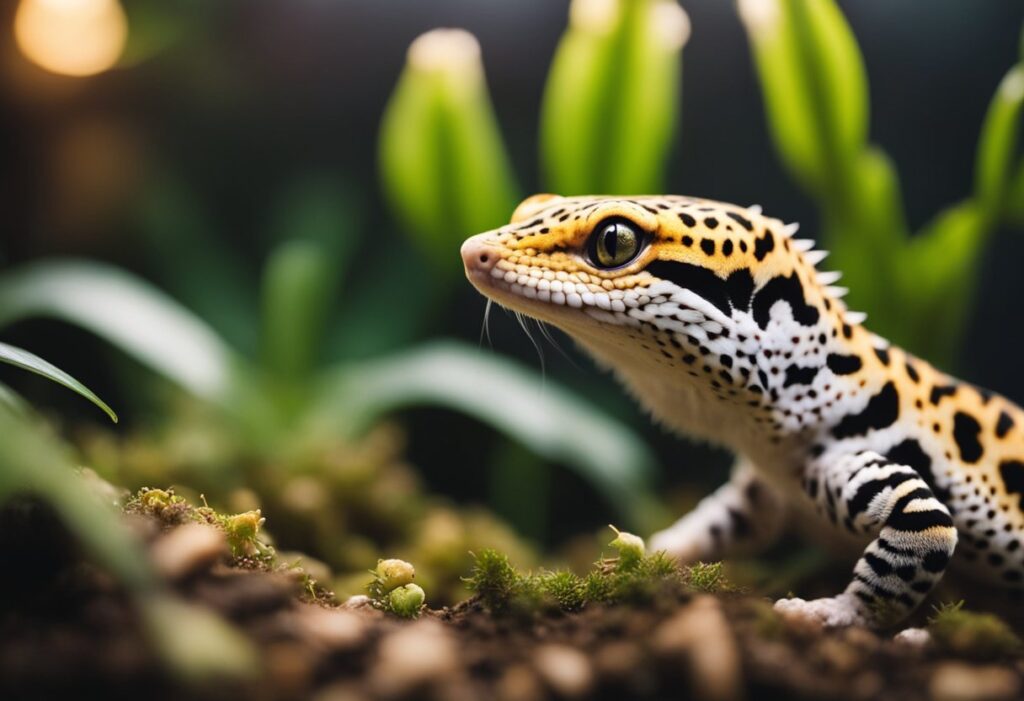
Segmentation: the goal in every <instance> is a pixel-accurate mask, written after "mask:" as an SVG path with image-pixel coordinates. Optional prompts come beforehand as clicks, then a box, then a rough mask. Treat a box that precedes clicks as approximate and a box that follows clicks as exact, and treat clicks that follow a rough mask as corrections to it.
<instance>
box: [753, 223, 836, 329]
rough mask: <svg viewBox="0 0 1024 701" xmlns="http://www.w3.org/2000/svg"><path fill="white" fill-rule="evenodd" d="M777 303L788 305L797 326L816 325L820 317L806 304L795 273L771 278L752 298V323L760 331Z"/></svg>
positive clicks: (815, 309) (802, 289)
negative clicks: (759, 328)
mask: <svg viewBox="0 0 1024 701" xmlns="http://www.w3.org/2000/svg"><path fill="white" fill-rule="evenodd" d="M770 233H771V232H769V234H770ZM779 301H783V302H786V303H787V304H789V308H790V309H791V310H792V312H793V319H794V320H795V321H796V322H797V323H798V324H801V325H803V326H813V325H814V324H816V323H818V318H819V316H820V315H819V313H818V309H817V308H816V307H813V306H811V305H810V304H807V301H806V300H805V299H804V288H803V285H801V284H800V278H798V277H797V276H796V273H791V274H790V275H779V276H777V277H774V278H772V279H771V280H770V281H769V282H768V284H766V285H765V286H764V287H762V288H761V289H760V290H759V291H758V293H757V294H756V295H755V296H754V305H753V306H754V321H755V322H757V325H758V326H760V327H761V328H762V329H764V328H767V326H768V322H769V321H770V320H771V309H772V306H773V305H774V304H775V303H776V302H779Z"/></svg>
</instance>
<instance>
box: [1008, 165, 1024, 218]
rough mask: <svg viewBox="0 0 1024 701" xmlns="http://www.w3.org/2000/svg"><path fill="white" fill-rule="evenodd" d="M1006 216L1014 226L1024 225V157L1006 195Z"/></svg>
mask: <svg viewBox="0 0 1024 701" xmlns="http://www.w3.org/2000/svg"><path fill="white" fill-rule="evenodd" d="M1005 214H1006V218H1007V220H1008V221H1009V222H1010V224H1012V225H1013V226H1017V227H1024V159H1021V162H1020V163H1019V164H1018V166H1017V173H1016V174H1015V175H1014V176H1013V179H1012V180H1011V181H1010V185H1009V187H1008V188H1007V195H1006V212H1005Z"/></svg>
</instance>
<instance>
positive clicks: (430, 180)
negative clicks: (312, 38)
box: [380, 30, 517, 276]
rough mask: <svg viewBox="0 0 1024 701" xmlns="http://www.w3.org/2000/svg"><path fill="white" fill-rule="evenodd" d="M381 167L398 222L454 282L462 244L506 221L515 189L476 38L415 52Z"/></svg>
mask: <svg viewBox="0 0 1024 701" xmlns="http://www.w3.org/2000/svg"><path fill="white" fill-rule="evenodd" d="M380 165H381V175H382V178H383V185H384V190H385V194H386V195H387V197H388V200H389V201H390V203H391V205H392V206H393V207H394V209H395V212H396V214H397V215H398V217H399V220H400V221H401V222H402V224H403V225H404V226H405V228H406V229H407V230H408V232H409V234H410V235H411V236H413V238H414V240H415V241H416V243H417V244H418V245H419V247H420V249H421V250H422V251H423V252H424V253H425V255H426V256H427V258H428V259H429V260H431V261H432V262H433V263H434V266H435V268H436V269H437V270H439V271H443V272H445V273H446V274H449V275H453V276H454V274H455V273H457V272H458V271H459V270H460V269H461V265H460V261H459V257H458V247H459V244H461V243H462V241H463V240H465V239H466V237H468V236H470V235H471V234H475V233H478V232H480V231H485V230H487V229H492V228H494V227H497V226H499V225H501V224H503V223H504V222H506V221H508V218H509V216H510V215H511V213H512V210H513V209H514V207H515V204H516V199H517V197H516V186H515V183H514V179H513V176H512V169H511V166H510V164H509V160H508V156H507V155H506V152H505V147H504V144H503V143H502V140H501V134H500V133H499V130H498V125H497V121H496V120H495V117H494V112H493V109H492V107H491V103H490V98H489V96H488V94H487V87H486V85H485V82H484V72H483V65H482V63H481V61H480V46H479V44H477V41H476V39H475V38H474V37H473V36H472V35H471V34H469V33H468V32H464V31H462V30H435V31H432V32H428V33H427V34H424V35H423V36H421V37H419V38H418V39H416V41H414V42H413V44H412V46H410V48H409V56H408V61H407V63H406V67H405V70H404V71H403V72H402V75H401V77H400V78H399V81H398V86H397V87H396V88H395V92H394V94H393V95H392V97H391V100H390V102H389V103H388V106H387V108H386V110H385V113H384V117H383V122H382V126H381V132H380Z"/></svg>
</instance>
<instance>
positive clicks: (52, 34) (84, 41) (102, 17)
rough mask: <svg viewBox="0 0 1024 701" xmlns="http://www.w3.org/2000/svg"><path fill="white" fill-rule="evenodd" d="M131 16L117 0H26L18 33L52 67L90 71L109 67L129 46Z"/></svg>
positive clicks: (30, 54)
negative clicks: (129, 18)
mask: <svg viewBox="0 0 1024 701" xmlns="http://www.w3.org/2000/svg"><path fill="white" fill-rule="evenodd" d="M127 37H128V22H127V20H126V19H125V15H124V9H123V8H122V7H121V5H120V3H119V2H118V0H21V3H20V4H19V5H18V11H17V14H16V15H15V17H14V38H15V40H16V41H17V42H18V47H19V48H20V49H21V51H22V53H23V54H25V56H26V57H27V58H28V59H29V60H31V61H32V62H34V63H37V64H39V65H40V66H42V67H43V68H45V69H46V70H48V71H53V72H54V73H61V74H63V75H74V76H85V75H93V74H95V73H100V72H101V71H105V70H107V69H108V68H110V67H111V66H113V65H114V64H115V63H117V60H118V58H120V56H121V52H122V51H123V50H124V44H125V40H126V39H127Z"/></svg>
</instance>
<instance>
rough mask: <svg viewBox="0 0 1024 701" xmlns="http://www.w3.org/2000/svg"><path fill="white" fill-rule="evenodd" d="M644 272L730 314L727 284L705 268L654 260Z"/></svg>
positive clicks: (677, 262)
mask: <svg viewBox="0 0 1024 701" xmlns="http://www.w3.org/2000/svg"><path fill="white" fill-rule="evenodd" d="M705 241H707V239H705ZM646 270H647V272H649V273H650V274H651V275H653V276H654V277H657V278H660V279H662V280H668V281H670V282H673V283H675V284H676V285H678V286H679V287H681V288H683V289H684V290H690V291H692V292H693V293H694V294H696V295H698V296H699V297H701V298H702V299H704V300H706V301H708V302H710V303H711V304H713V305H714V306H715V307H717V308H718V309H719V310H720V311H721V312H722V313H723V314H730V313H731V312H732V309H731V307H730V303H729V286H728V283H727V282H726V281H725V280H723V279H722V278H720V277H718V276H717V275H715V274H714V273H713V272H712V271H710V270H708V269H707V268H702V267H700V266H699V265H691V264H690V263H681V262H679V261H671V260H656V261H654V262H653V263H651V264H649V265H648V266H647V268H646Z"/></svg>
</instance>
